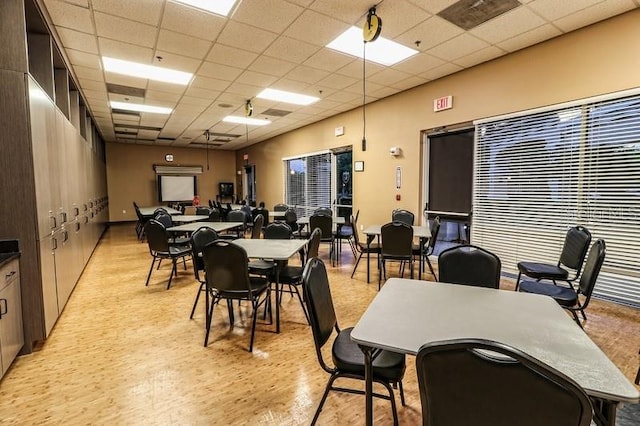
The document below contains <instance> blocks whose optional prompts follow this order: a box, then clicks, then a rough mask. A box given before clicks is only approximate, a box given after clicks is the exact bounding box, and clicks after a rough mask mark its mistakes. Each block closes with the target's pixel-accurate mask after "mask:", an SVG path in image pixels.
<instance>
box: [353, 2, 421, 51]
mask: <svg viewBox="0 0 640 426" xmlns="http://www.w3.org/2000/svg"><path fill="white" fill-rule="evenodd" d="M377 14H378V16H380V18H381V19H382V36H383V37H386V38H390V39H393V38H394V37H396V36H398V35H400V34H402V33H404V32H405V31H406V30H407V28H413V27H415V26H416V25H418V24H419V23H421V22H424V21H425V20H426V19H427V18H429V17H430V16H431V14H430V13H428V12H426V11H425V10H424V9H421V8H419V7H417V6H415V5H413V4H411V3H409V2H406V1H391V2H382V3H381V4H380V6H379V7H378V10H377ZM364 22H365V20H364V19H362V20H361V22H360V23H359V24H360V25H363V24H364ZM360 25H359V26H360ZM407 46H408V47H411V48H413V47H414V46H413V43H412V44H409V45H407Z"/></svg>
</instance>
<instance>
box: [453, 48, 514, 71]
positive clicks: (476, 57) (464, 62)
mask: <svg viewBox="0 0 640 426" xmlns="http://www.w3.org/2000/svg"><path fill="white" fill-rule="evenodd" d="M505 53H507V52H505V51H504V50H502V49H500V48H498V47H496V46H488V47H485V48H484V49H481V50H477V51H475V52H473V53H471V54H469V55H467V56H463V57H462V58H459V59H456V60H455V61H454V63H455V64H456V65H460V66H461V67H464V68H470V67H472V66H474V65H477V64H479V63H482V62H487V61H490V60H491V59H495V58H498V57H500V56H502V55H504V54H505Z"/></svg>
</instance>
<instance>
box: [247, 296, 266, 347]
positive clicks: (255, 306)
mask: <svg viewBox="0 0 640 426" xmlns="http://www.w3.org/2000/svg"><path fill="white" fill-rule="evenodd" d="M265 303H266V299H265ZM251 305H252V306H253V320H252V321H251V340H249V352H253V338H254V336H255V334H256V318H257V316H258V307H259V306H260V304H259V303H258V300H252V301H251Z"/></svg>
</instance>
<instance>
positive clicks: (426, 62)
mask: <svg viewBox="0 0 640 426" xmlns="http://www.w3.org/2000/svg"><path fill="white" fill-rule="evenodd" d="M444 63H445V62H444V61H443V60H442V59H440V58H436V57H435V56H431V55H429V54H428V53H418V54H417V55H414V56H412V57H410V58H409V59H406V60H404V61H402V62H400V63H399V64H396V65H394V66H393V68H394V69H397V70H400V71H404V72H406V73H409V74H421V73H423V72H425V71H427V70H430V69H432V68H435V67H439V66H440V65H442V64H444Z"/></svg>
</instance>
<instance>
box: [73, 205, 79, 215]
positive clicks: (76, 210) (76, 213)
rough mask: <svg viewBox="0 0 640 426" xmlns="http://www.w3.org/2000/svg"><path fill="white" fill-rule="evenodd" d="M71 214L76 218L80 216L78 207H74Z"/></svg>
mask: <svg viewBox="0 0 640 426" xmlns="http://www.w3.org/2000/svg"><path fill="white" fill-rule="evenodd" d="M73 212H74V213H75V215H76V216H78V215H80V209H79V208H78V207H74V208H73Z"/></svg>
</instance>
